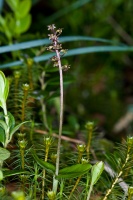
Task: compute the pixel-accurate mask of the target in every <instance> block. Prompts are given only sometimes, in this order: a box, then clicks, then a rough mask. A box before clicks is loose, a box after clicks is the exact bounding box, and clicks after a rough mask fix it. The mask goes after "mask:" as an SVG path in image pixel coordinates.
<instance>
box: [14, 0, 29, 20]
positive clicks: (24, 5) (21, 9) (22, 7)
mask: <svg viewBox="0 0 133 200" xmlns="http://www.w3.org/2000/svg"><path fill="white" fill-rule="evenodd" d="M31 5H32V4H31V0H23V1H22V2H20V3H19V6H18V8H17V10H16V12H15V15H16V18H17V19H20V18H24V17H25V16H26V15H27V14H28V13H29V11H30V8H31Z"/></svg>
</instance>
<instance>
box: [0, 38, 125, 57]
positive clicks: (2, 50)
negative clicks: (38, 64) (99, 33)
mask: <svg viewBox="0 0 133 200" xmlns="http://www.w3.org/2000/svg"><path fill="white" fill-rule="evenodd" d="M74 41H94V42H104V43H111V44H116V41H113V40H107V39H101V38H94V37H86V36H63V37H60V42H74ZM48 44H50V40H49V39H39V40H32V41H28V42H22V43H18V44H12V45H8V46H2V47H0V53H6V52H10V51H17V50H22V49H29V48H32V47H38V46H42V45H48ZM119 45H121V44H119ZM122 45H124V44H122Z"/></svg>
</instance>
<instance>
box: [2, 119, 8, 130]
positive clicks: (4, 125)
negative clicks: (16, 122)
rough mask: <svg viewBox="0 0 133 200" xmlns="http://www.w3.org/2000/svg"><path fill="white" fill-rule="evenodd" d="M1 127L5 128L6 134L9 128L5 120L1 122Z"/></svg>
mask: <svg viewBox="0 0 133 200" xmlns="http://www.w3.org/2000/svg"><path fill="white" fill-rule="evenodd" d="M0 126H1V128H3V130H4V131H5V133H6V132H7V129H8V126H7V124H6V123H5V122H4V121H3V120H0Z"/></svg>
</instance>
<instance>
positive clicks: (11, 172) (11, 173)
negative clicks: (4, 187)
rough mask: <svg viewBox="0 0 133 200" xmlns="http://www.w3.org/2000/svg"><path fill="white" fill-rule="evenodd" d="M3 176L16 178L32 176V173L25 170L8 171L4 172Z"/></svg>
mask: <svg viewBox="0 0 133 200" xmlns="http://www.w3.org/2000/svg"><path fill="white" fill-rule="evenodd" d="M3 174H4V178H5V177H9V176H16V175H20V174H30V172H28V171H25V170H6V171H3Z"/></svg>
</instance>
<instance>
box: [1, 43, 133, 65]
mask: <svg viewBox="0 0 133 200" xmlns="http://www.w3.org/2000/svg"><path fill="white" fill-rule="evenodd" d="M126 51H133V46H130V47H129V46H94V47H82V48H76V49H71V50H69V51H68V52H67V54H66V55H65V57H68V56H73V55H79V54H80V55H81V54H87V53H96V52H99V53H100V52H126ZM53 55H54V53H49V54H45V55H41V56H37V57H34V58H33V60H34V61H35V62H37V63H38V62H42V61H46V60H48V59H50V58H51V57H52V56H53ZM22 64H23V61H15V62H11V63H6V64H3V65H1V66H0V68H9V67H14V66H18V65H22Z"/></svg>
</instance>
